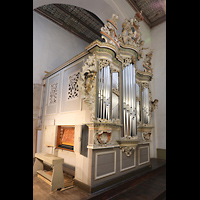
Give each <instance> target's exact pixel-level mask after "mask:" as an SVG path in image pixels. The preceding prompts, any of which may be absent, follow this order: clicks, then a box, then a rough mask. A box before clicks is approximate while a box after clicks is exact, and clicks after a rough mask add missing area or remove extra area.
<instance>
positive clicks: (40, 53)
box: [33, 11, 88, 83]
mask: <svg viewBox="0 0 200 200" xmlns="http://www.w3.org/2000/svg"><path fill="white" fill-rule="evenodd" d="M86 45H88V43H87V42H85V41H84V40H82V39H80V38H79V37H77V36H75V35H73V34H72V33H70V32H68V31H66V30H64V29H63V28H61V27H59V26H58V25H56V24H55V23H53V22H51V21H50V20H48V19H46V18H44V17H42V16H41V15H39V14H37V13H36V12H34V11H33V83H42V78H43V77H44V75H45V73H44V71H49V72H50V71H51V70H53V69H55V68H56V67H58V66H60V65H61V64H63V63H64V62H66V61H67V60H69V59H70V58H72V57H74V56H75V55H77V54H79V53H80V52H82V51H83V50H84V48H85V46H86Z"/></svg>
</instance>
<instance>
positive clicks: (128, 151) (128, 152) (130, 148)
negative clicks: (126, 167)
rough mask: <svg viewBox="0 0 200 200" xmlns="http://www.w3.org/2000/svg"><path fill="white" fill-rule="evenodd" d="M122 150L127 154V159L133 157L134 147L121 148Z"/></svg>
mask: <svg viewBox="0 0 200 200" xmlns="http://www.w3.org/2000/svg"><path fill="white" fill-rule="evenodd" d="M120 148H121V149H122V152H124V153H125V154H126V156H127V157H129V156H131V154H132V151H133V149H134V148H133V147H128V146H124V147H120Z"/></svg>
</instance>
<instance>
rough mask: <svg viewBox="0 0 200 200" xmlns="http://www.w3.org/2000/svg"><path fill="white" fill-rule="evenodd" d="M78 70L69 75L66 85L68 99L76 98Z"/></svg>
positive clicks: (77, 93) (77, 94)
mask: <svg viewBox="0 0 200 200" xmlns="http://www.w3.org/2000/svg"><path fill="white" fill-rule="evenodd" d="M79 75H80V72H78V73H75V74H72V75H70V76H69V85H68V95H67V96H68V97H67V99H68V100H71V99H77V98H78V96H79V90H78V79H79Z"/></svg>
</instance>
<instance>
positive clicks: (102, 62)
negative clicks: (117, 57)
mask: <svg viewBox="0 0 200 200" xmlns="http://www.w3.org/2000/svg"><path fill="white" fill-rule="evenodd" d="M108 65H110V62H109V61H108V60H106V59H101V60H100V61H99V71H100V70H101V69H102V68H104V67H107V66H108Z"/></svg>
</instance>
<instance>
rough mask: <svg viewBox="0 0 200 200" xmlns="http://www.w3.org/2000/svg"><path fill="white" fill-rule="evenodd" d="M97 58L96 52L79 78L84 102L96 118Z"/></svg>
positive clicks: (85, 64) (85, 65)
mask: <svg viewBox="0 0 200 200" xmlns="http://www.w3.org/2000/svg"><path fill="white" fill-rule="evenodd" d="M96 73H97V66H96V58H95V54H93V55H92V56H89V57H88V59H87V60H86V62H85V63H84V65H83V67H82V72H81V73H80V78H79V80H78V85H79V91H80V92H81V94H82V96H81V97H82V98H83V99H84V102H85V103H86V104H87V105H88V106H89V108H90V110H91V114H92V119H94V118H95V116H94V115H95V98H96Z"/></svg>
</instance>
